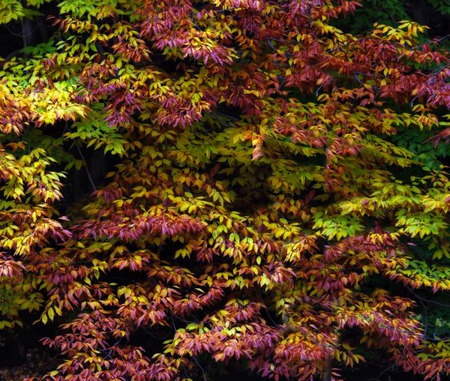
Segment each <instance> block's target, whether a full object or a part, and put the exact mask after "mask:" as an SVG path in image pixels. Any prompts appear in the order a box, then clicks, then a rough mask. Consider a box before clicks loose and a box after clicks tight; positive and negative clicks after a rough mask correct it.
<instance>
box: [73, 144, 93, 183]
mask: <svg viewBox="0 0 450 381" xmlns="http://www.w3.org/2000/svg"><path fill="white" fill-rule="evenodd" d="M75 147H77V150H78V153H79V154H80V156H81V160H83V162H84V167H85V168H86V173H87V177H88V179H89V182H90V183H91V186H92V189H93V190H94V191H96V190H97V187H96V186H95V183H94V180H92V177H91V173H90V172H89V168H88V166H87V162H86V159H85V158H84V155H83V152H81V149H80V147H78V144H77V143H75Z"/></svg>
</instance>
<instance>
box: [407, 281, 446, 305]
mask: <svg viewBox="0 0 450 381" xmlns="http://www.w3.org/2000/svg"><path fill="white" fill-rule="evenodd" d="M405 287H406V289H407V290H408V291H409V292H410V293H411V294H413V295H414V296H415V297H416V298H417V299H419V300H422V301H424V302H427V303H430V304H435V305H437V306H441V307H447V308H450V304H445V303H440V302H436V301H435V300H430V299H427V298H424V297H422V296H420V295H418V294H417V293H416V292H414V290H413V289H412V288H411V287H409V286H408V285H406V286H405Z"/></svg>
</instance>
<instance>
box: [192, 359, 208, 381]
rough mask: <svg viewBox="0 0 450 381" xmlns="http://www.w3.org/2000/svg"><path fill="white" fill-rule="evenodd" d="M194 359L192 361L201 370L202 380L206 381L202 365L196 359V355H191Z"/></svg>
mask: <svg viewBox="0 0 450 381" xmlns="http://www.w3.org/2000/svg"><path fill="white" fill-rule="evenodd" d="M192 358H193V359H194V361H195V362H196V363H197V365H198V367H199V368H200V370H201V371H202V374H203V380H205V381H208V379H207V378H206V373H205V370H204V369H203V367H202V366H201V365H200V363H199V362H198V360H197V356H193V357H192Z"/></svg>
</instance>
